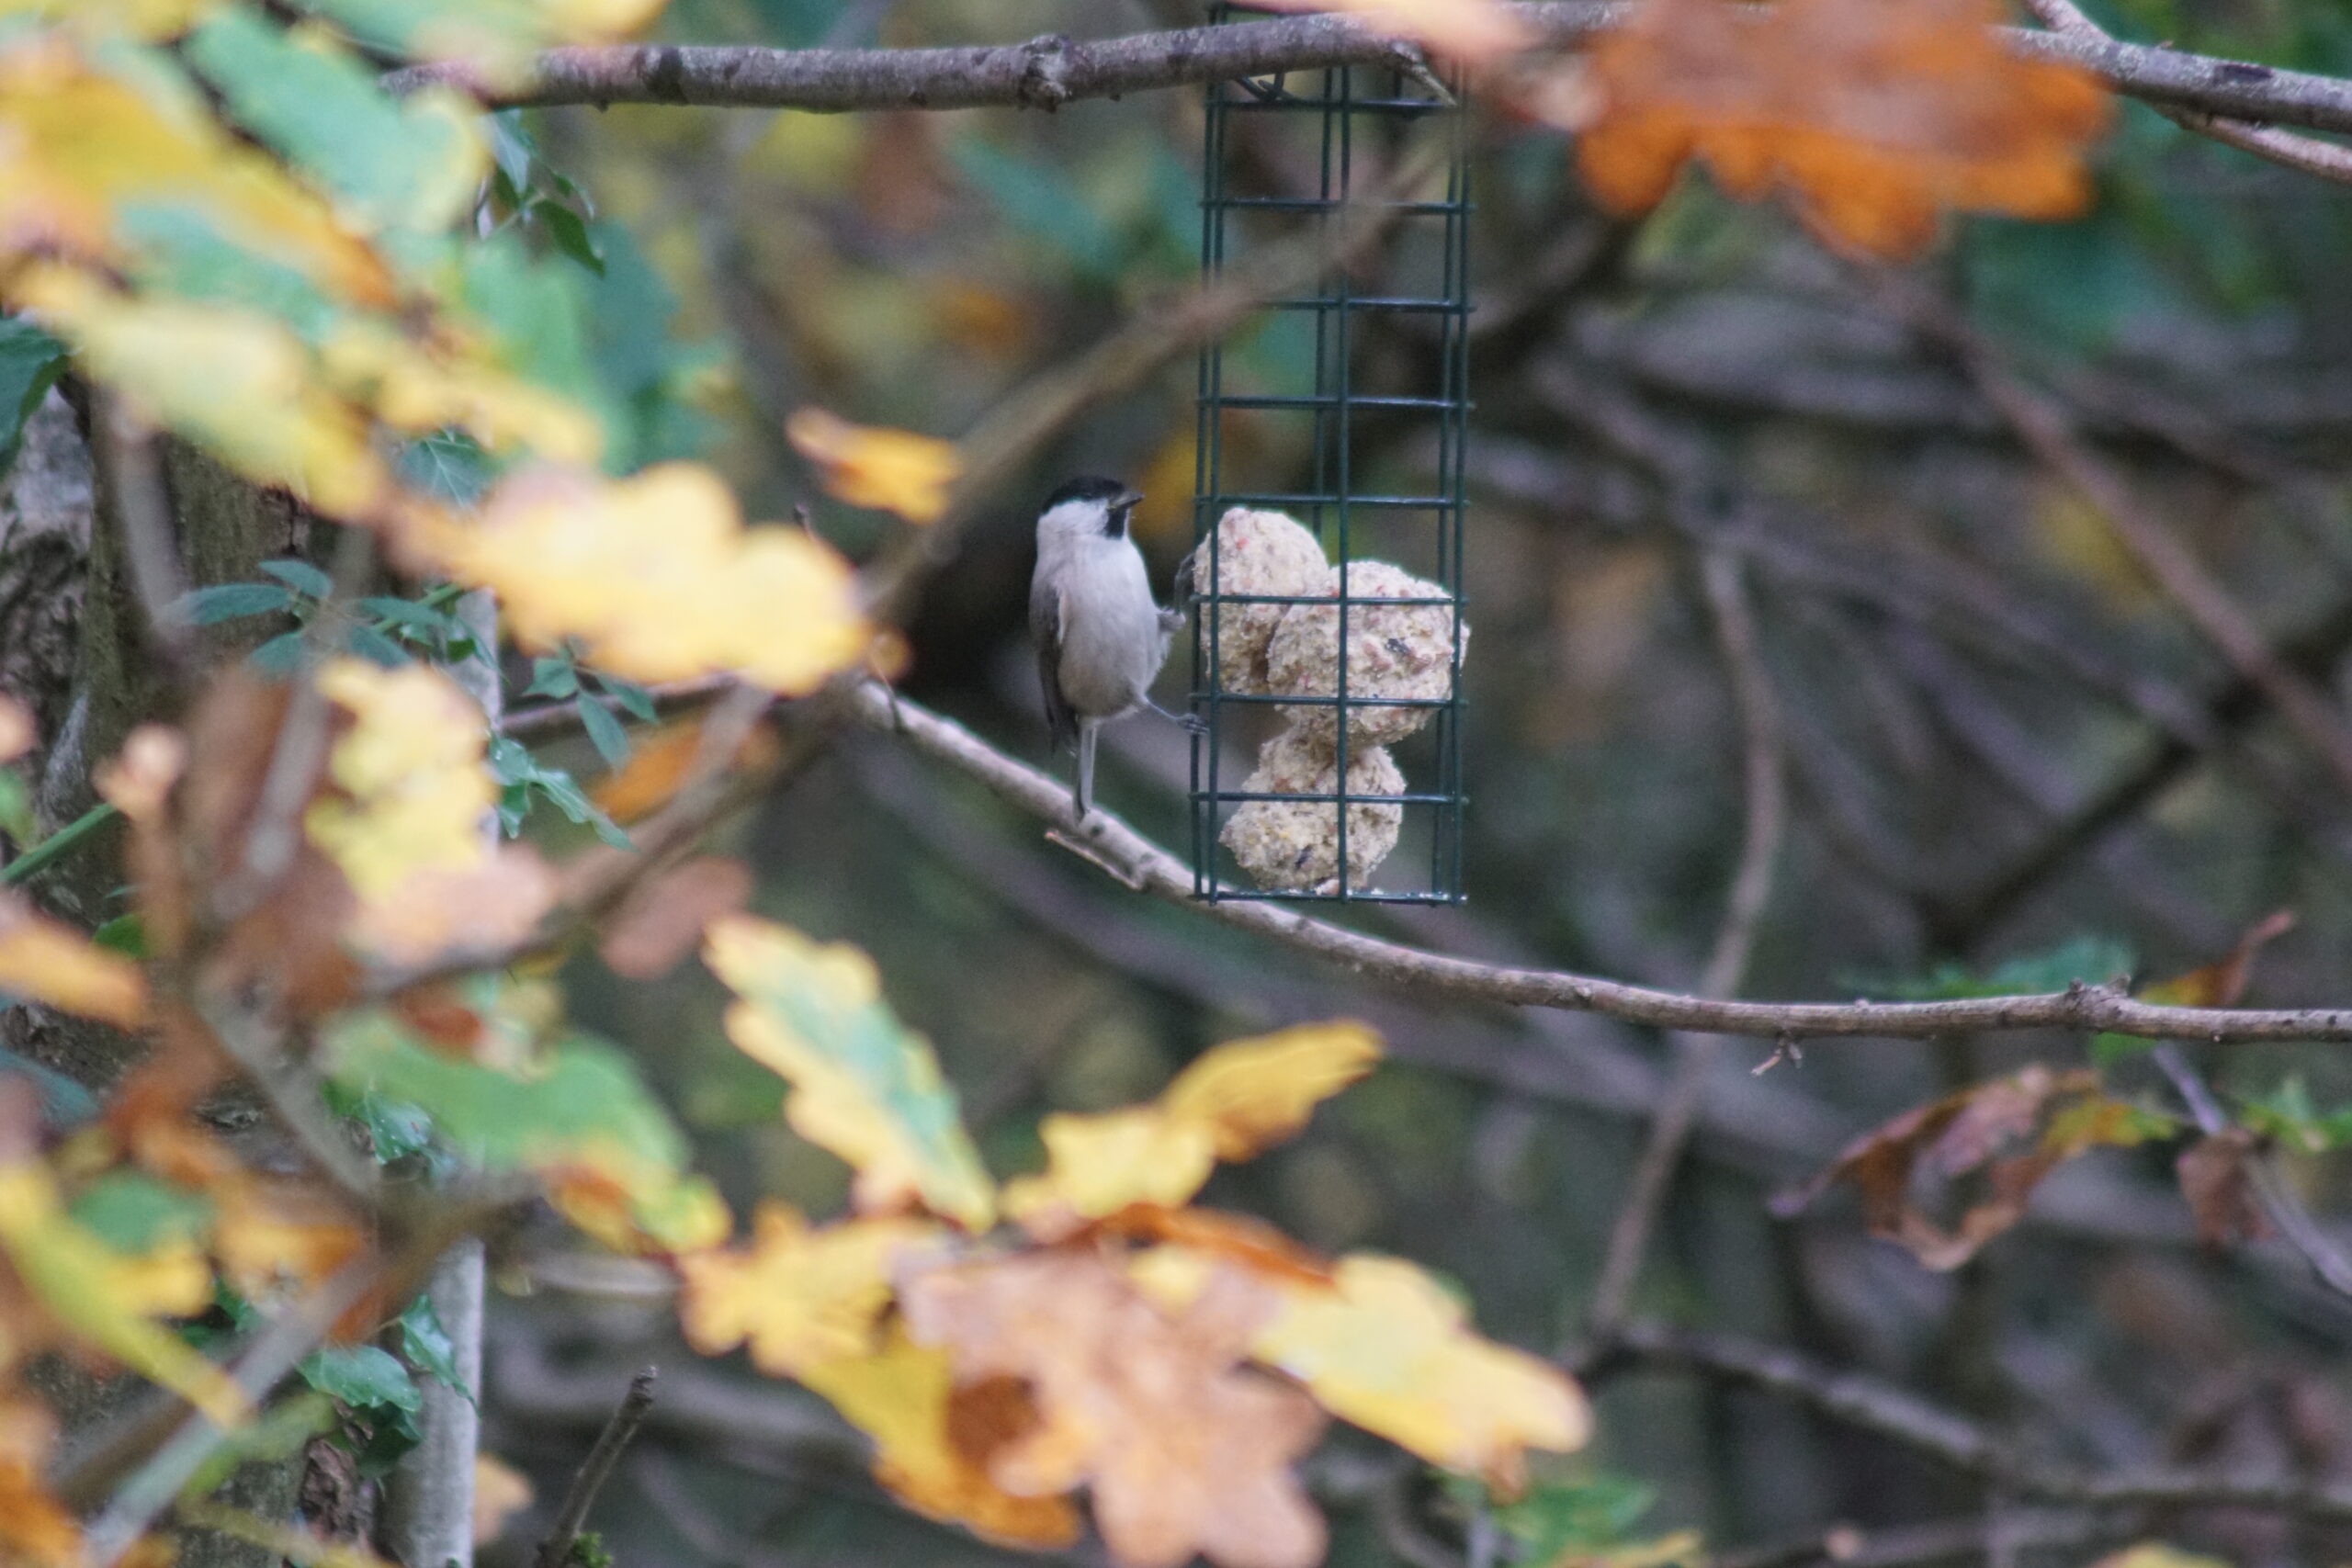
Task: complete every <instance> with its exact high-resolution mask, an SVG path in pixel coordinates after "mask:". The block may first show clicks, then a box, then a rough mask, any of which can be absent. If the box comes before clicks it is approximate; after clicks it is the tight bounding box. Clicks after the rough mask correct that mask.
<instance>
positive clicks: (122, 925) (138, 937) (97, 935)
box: [90, 909, 147, 963]
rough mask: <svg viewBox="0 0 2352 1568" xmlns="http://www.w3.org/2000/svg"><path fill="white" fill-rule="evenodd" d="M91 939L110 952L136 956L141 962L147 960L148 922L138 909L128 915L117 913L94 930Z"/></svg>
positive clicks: (129, 956) (128, 956) (126, 956)
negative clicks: (143, 918) (141, 917)
mask: <svg viewBox="0 0 2352 1568" xmlns="http://www.w3.org/2000/svg"><path fill="white" fill-rule="evenodd" d="M90 941H91V942H93V943H94V944H96V946H99V947H103V948H105V949H107V951H108V952H110V953H121V954H122V955H123V956H124V957H125V958H136V959H138V960H140V961H141V963H144V962H145V961H146V958H147V924H146V922H145V921H144V920H142V919H140V917H139V911H138V910H136V909H133V910H132V911H131V912H130V913H129V914H127V915H117V916H116V917H115V918H114V919H111V920H108V921H107V923H106V924H104V925H102V926H100V927H99V928H98V929H97V930H96V931H92V932H91V933H90Z"/></svg>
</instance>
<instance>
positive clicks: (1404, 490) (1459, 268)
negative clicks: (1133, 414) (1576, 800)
mask: <svg viewBox="0 0 2352 1568" xmlns="http://www.w3.org/2000/svg"><path fill="white" fill-rule="evenodd" d="M1247 9H1248V8H1247V7H1244V6H1225V7H1219V8H1218V14H1217V19H1218V20H1220V21H1222V20H1225V19H1227V16H1228V15H1231V14H1241V13H1244V12H1246V11H1247ZM1432 134H1435V135H1441V136H1443V137H1444V138H1446V139H1447V143H1448V149H1447V150H1448V152H1449V154H1450V163H1449V168H1448V172H1447V176H1446V184H1445V188H1444V194H1443V197H1442V199H1436V200H1410V201H1397V200H1394V199H1389V198H1388V197H1385V196H1384V197H1365V196H1364V195H1363V193H1364V192H1365V191H1367V190H1374V189H1375V188H1377V187H1380V186H1382V185H1383V183H1384V177H1385V176H1386V175H1389V174H1390V173H1391V172H1392V171H1393V170H1394V169H1395V167H1396V166H1397V162H1398V160H1399V159H1400V158H1401V156H1402V155H1403V150H1404V148H1405V147H1406V146H1407V145H1408V142H1412V143H1418V142H1419V141H1420V140H1421V139H1423V138H1426V137H1427V136H1430V135H1432ZM1203 181H1204V186H1203V200H1202V240H1201V265H1202V270H1203V272H1204V275H1205V276H1207V277H1209V278H1212V279H1214V278H1216V276H1220V275H1221V274H1222V273H1223V272H1224V271H1225V269H1226V267H1227V264H1228V263H1229V262H1237V261H1238V260H1240V259H1241V258H1242V257H1244V256H1246V255H1247V254H1250V252H1251V251H1252V250H1253V249H1255V248H1258V247H1262V246H1264V245H1267V244H1271V243H1280V242H1281V241H1283V240H1284V239H1287V238H1290V237H1292V236H1295V235H1297V234H1300V233H1301V232H1302V231H1311V230H1314V229H1317V228H1320V227H1322V226H1328V225H1329V224H1330V223H1331V222H1333V221H1334V220H1335V218H1336V217H1337V215H1338V214H1339V213H1340V210H1341V209H1343V208H1345V207H1349V206H1350V204H1351V201H1352V202H1353V203H1354V210H1357V211H1363V210H1366V209H1368V208H1369V205H1370V203H1371V201H1372V200H1374V199H1380V200H1382V201H1383V202H1384V203H1385V207H1386V208H1387V209H1388V211H1389V213H1390V219H1389V223H1388V227H1387V229H1386V230H1385V232H1384V235H1383V237H1382V239H1381V240H1380V242H1379V243H1377V244H1376V245H1375V246H1374V248H1373V249H1372V251H1371V253H1370V254H1368V255H1363V256H1359V257H1358V258H1357V259H1356V260H1354V261H1353V262H1352V263H1351V264H1350V265H1345V266H1335V267H1333V268H1332V269H1330V270H1329V272H1328V273H1327V275H1326V276H1324V277H1323V278H1322V280H1321V281H1320V283H1319V284H1318V286H1317V288H1316V289H1315V290H1314V291H1313V292H1312V293H1311V294H1308V295H1306V296H1302V297H1298V298H1291V299H1277V300H1274V301H1272V302H1271V303H1270V304H1269V305H1268V306H1267V307H1266V309H1265V311H1264V313H1263V315H1262V316H1261V319H1260V320H1258V321H1255V322H1252V323H1250V324H1248V325H1246V326H1245V327H1244V328H1243V329H1242V330H1241V331H1239V332H1237V333H1234V334H1232V336H1230V337H1229V338H1228V339H1227V340H1226V341H1225V342H1223V343H1220V344H1216V345H1214V346H1212V347H1210V348H1208V349H1207V350H1205V351H1204V353H1203V354H1202V355H1201V362H1200V392H1199V407H1198V419H1199V428H1198V445H1197V453H1198V459H1197V461H1198V471H1197V474H1196V478H1195V482H1194V502H1193V508H1194V511H1193V530H1194V535H1195V537H1196V539H1197V540H1198V542H1199V548H1198V553H1197V554H1196V556H1195V565H1194V569H1193V583H1194V585H1195V589H1196V592H1197V594H1198V598H1197V601H1196V604H1195V609H1194V615H1193V694H1192V702H1193V712H1194V713H1195V714H1196V715H1197V716H1199V717H1200V718H1201V719H1202V720H1203V721H1204V726H1205V728H1204V730H1203V731H1202V732H1201V733H1199V734H1198V735H1196V736H1195V738H1194V739H1193V769H1192V796H1191V798H1192V813H1193V892H1194V894H1195V896H1197V897H1202V898H1207V899H1225V898H1249V899H1287V900H1343V901H1377V902H1387V903H1397V902H1407V903H1454V902H1458V901H1460V899H1461V897H1462V826H1463V821H1462V819H1463V812H1464V805H1465V797H1464V790H1463V778H1462V724H1463V701H1462V682H1461V676H1462V655H1463V647H1464V638H1465V637H1466V635H1467V632H1466V628H1465V626H1464V619H1463V615H1462V540H1463V522H1464V482H1463V469H1464V447H1465V444H1466V442H1467V439H1468V434H1469V412H1470V407H1471V404H1470V396H1469V316H1470V309H1471V306H1470V283H1469V265H1468V263H1469V223H1470V211H1471V207H1470V199H1469V178H1468V164H1467V157H1466V149H1465V146H1464V131H1463V112H1462V108H1461V106H1460V103H1459V99H1458V95H1453V94H1449V93H1447V92H1446V91H1444V90H1443V89H1442V88H1441V87H1440V85H1438V84H1437V82H1436V81H1435V80H1434V79H1432V78H1430V77H1428V76H1427V75H1426V74H1423V75H1421V76H1419V77H1416V76H1414V75H1410V74H1408V73H1401V72H1397V71H1393V70H1388V69H1385V68H1378V67H1361V66H1359V67H1343V68H1333V69H1329V70H1319V71H1315V72H1309V73H1295V74H1293V75H1287V76H1277V77H1268V78H1258V79H1251V80H1243V81H1237V82H1224V83H1213V84H1211V85H1210V87H1209V91H1208V114H1207V149H1206V156H1205V159H1204V173H1203ZM1237 506H1240V507H1250V508H1265V509H1272V510H1278V511H1280V512H1283V513H1287V514H1288V515H1290V516H1291V517H1293V518H1295V520H1296V521H1297V522H1299V523H1300V524H1302V525H1306V527H1308V528H1310V529H1312V530H1313V531H1314V534H1315V536H1316V537H1317V540H1318V541H1319V542H1320V544H1321V546H1322V548H1323V551H1324V554H1325V555H1326V557H1327V558H1329V561H1330V562H1332V563H1333V564H1334V565H1335V566H1337V567H1338V568H1340V570H1339V572H1337V573H1336V574H1334V575H1333V577H1332V578H1331V580H1330V581H1331V587H1332V589H1333V590H1335V591H1336V592H1331V593H1329V594H1326V595H1317V594H1281V593H1265V592H1235V591H1233V585H1234V584H1235V583H1236V582H1238V581H1242V580H1243V579H1242V576H1241V574H1239V573H1238V571H1237V570H1236V568H1235V567H1233V566H1232V565H1230V564H1229V563H1227V562H1225V561H1223V560H1221V559H1220V558H1219V555H1220V552H1219V549H1218V535H1217V524H1218V521H1219V519H1220V518H1222V517H1224V516H1225V514H1226V513H1227V509H1228V508H1231V507H1237ZM1373 560H1381V561H1387V562H1391V563H1394V564H1395V565H1397V566H1398V567H1400V568H1402V569H1403V570H1404V571H1405V572H1408V573H1409V574H1411V576H1412V577H1413V578H1414V579H1416V580H1418V581H1419V583H1421V584H1426V585H1427V587H1426V588H1420V589H1415V590H1412V591H1411V592H1413V593H1414V594H1415V595H1416V596H1413V597H1396V596H1393V591H1392V596H1387V597H1377V598H1375V597H1370V596H1367V594H1365V593H1364V592H1360V591H1359V590H1360V588H1362V587H1363V586H1365V585H1368V584H1369V583H1370V582H1371V581H1373V574H1372V573H1370V572H1368V571H1364V570H1360V569H1358V568H1357V567H1356V566H1355V565H1353V564H1351V563H1359V562H1367V561H1373ZM1423 594H1426V595H1427V596H1425V597H1424V596H1419V595H1423ZM1292 605H1308V606H1319V608H1314V609H1311V610H1283V611H1282V612H1281V614H1282V615H1283V617H1284V619H1283V622H1282V623H1281V624H1282V625H1283V626H1285V628H1287V629H1291V630H1294V631H1295V630H1296V629H1297V628H1295V627H1294V626H1292V625H1291V622H1290V620H1289V617H1291V616H1295V615H1314V616H1316V617H1317V620H1316V621H1315V622H1314V623H1313V626H1310V627H1308V628H1306V629H1308V630H1310V631H1315V632H1317V633H1318V634H1319V635H1322V636H1325V637H1329V636H1330V630H1327V629H1325V628H1331V629H1335V630H1336V640H1335V642H1333V643H1332V644H1331V653H1332V658H1331V660H1330V666H1331V671H1330V672H1331V675H1332V677H1333V678H1332V679H1331V680H1330V681H1329V682H1326V684H1328V686H1329V690H1328V691H1326V692H1324V693H1323V694H1319V695H1303V694H1299V693H1300V691H1301V690H1303V689H1305V688H1294V689H1291V690H1282V689H1273V690H1244V689H1238V688H1237V686H1236V685H1234V684H1232V683H1229V682H1228V681H1227V677H1226V674H1225V673H1224V672H1223V671H1222V670H1221V669H1220V663H1221V660H1220V659H1219V658H1218V657H1216V655H1217V653H1218V652H1219V651H1220V650H1222V649H1225V648H1226V647H1227V644H1226V642H1225V641H1224V640H1223V639H1224V637H1226V635H1227V626H1228V624H1232V625H1235V626H1239V625H1241V624H1243V623H1241V622H1238V621H1233V620H1231V618H1233V617H1237V616H1239V615H1241V614H1242V612H1243V611H1244V610H1245V609H1247V608H1248V607H1250V606H1292ZM1368 606H1372V607H1371V608H1368ZM1398 606H1405V607H1408V609H1409V608H1411V607H1415V606H1419V607H1423V608H1425V609H1426V610H1427V611H1428V612H1429V613H1430V615H1434V616H1437V617H1439V618H1440V619H1441V620H1442V638H1443V640H1444V641H1445V642H1447V643H1450V645H1451V646H1450V647H1449V648H1445V649H1443V650H1442V656H1441V657H1442V674H1443V682H1442V692H1431V691H1429V690H1428V689H1427V687H1428V686H1429V685H1430V684H1431V682H1422V684H1421V687H1420V688H1419V689H1417V690H1416V691H1415V692H1414V694H1412V695H1409V696H1397V695H1393V694H1383V693H1382V691H1381V689H1380V687H1379V685H1378V682H1376V681H1371V680H1368V679H1367V678H1366V677H1365V676H1364V674H1363V660H1362V659H1360V657H1359V655H1360V652H1361V651H1363V649H1361V645H1362V644H1363V643H1364V642H1365V641H1366V637H1365V628H1367V627H1376V626H1383V625H1386V626H1394V625H1396V624H1397V614H1396V612H1397V607H1398ZM1263 618H1267V617H1261V619H1263ZM1335 620H1336V627H1334V626H1333V623H1334V621H1335ZM1351 635H1352V636H1353V637H1354V639H1355V640H1353V641H1351ZM1389 641H1390V645H1391V646H1392V647H1393V646H1395V645H1396V644H1395V639H1394V638H1391V639H1389ZM1342 649H1345V650H1348V651H1347V652H1346V653H1345V654H1344V656H1342V655H1341V654H1340V650H1342ZM1369 651H1370V654H1371V657H1372V658H1373V659H1374V660H1377V659H1378V658H1379V650H1378V649H1376V648H1374V649H1370V650H1369ZM1351 675H1352V676H1353V677H1354V679H1353V684H1354V686H1355V688H1356V689H1355V690H1352V691H1351V689H1350V687H1351ZM1367 685H1370V686H1372V687H1373V688H1374V689H1373V690H1372V691H1371V692H1367V691H1366V690H1365V687H1366V686H1367ZM1404 709H1415V710H1426V711H1427V712H1428V715H1429V716H1428V719H1427V720H1426V722H1422V723H1420V725H1419V728H1418V729H1417V730H1416V731H1415V732H1414V733H1413V734H1412V735H1411V736H1409V737H1408V738H1406V739H1402V740H1400V741H1397V743H1396V744H1395V745H1394V746H1393V747H1392V748H1390V750H1392V751H1393V758H1391V759H1390V761H1393V762H1394V764H1395V767H1394V769H1393V770H1392V769H1390V768H1389V767H1388V766H1386V765H1385V763H1383V764H1381V765H1379V766H1377V767H1374V766H1373V765H1371V764H1374V763H1375V762H1377V761H1378V760H1377V759H1372V758H1367V757H1366V756H1364V755H1363V749H1364V746H1365V744H1366V742H1365V740H1364V739H1363V731H1366V730H1370V731H1373V732H1374V733H1378V732H1382V731H1385V730H1390V729H1394V728H1401V725H1402V722H1403V721H1401V720H1398V719H1397V718H1396V717H1394V714H1395V712H1396V710H1404ZM1316 710H1337V711H1336V712H1325V713H1323V714H1321V715H1320V716H1318V715H1317V712H1316ZM1381 710H1388V711H1389V714H1390V716H1388V717H1385V718H1384V717H1383V716H1382V712H1381ZM1302 724H1307V725H1313V726H1315V727H1316V728H1318V729H1319V730H1320V731H1323V732H1326V733H1328V736H1329V741H1330V743H1331V744H1330V750H1331V752H1332V755H1331V756H1330V758H1329V763H1330V765H1329V768H1328V770H1327V771H1328V773H1329V787H1328V788H1325V787H1323V783H1324V781H1323V780H1322V778H1321V775H1320V774H1317V775H1316V776H1315V778H1314V779H1313V780H1312V781H1311V782H1310V785H1309V787H1307V788H1306V789H1305V790H1304V792H1300V791H1299V789H1298V784H1299V777H1298V775H1299V773H1300V772H1301V770H1299V769H1298V768H1296V767H1294V768H1292V769H1291V770H1290V771H1291V773H1292V776H1291V777H1290V778H1288V779H1285V780H1283V781H1282V782H1283V783H1284V784H1285V786H1286V787H1285V790H1284V792H1283V793H1273V792H1272V791H1270V790H1268V789H1265V788H1260V787H1253V785H1252V776H1253V771H1254V761H1253V760H1255V759H1258V758H1259V757H1260V756H1261V750H1260V748H1261V747H1262V746H1264V745H1265V744H1266V743H1267V742H1269V741H1270V740H1272V739H1274V738H1275V737H1276V736H1278V735H1279V734H1280V733H1282V731H1283V729H1284V728H1285V727H1288V726H1295V725H1302ZM1275 771H1276V770H1274V769H1272V767H1270V768H1269V770H1268V773H1269V776H1271V775H1272V773H1273V772H1275ZM1358 774H1363V775H1364V776H1363V777H1362V778H1359V777H1357V775H1358ZM1400 779H1401V784H1402V787H1397V784H1398V783H1399V781H1400ZM1351 781H1352V782H1351ZM1261 782H1262V781H1261ZM1252 811H1254V812H1257V813H1259V814H1260V816H1259V817H1258V818H1255V819H1254V821H1253V820H1251V819H1250V818H1247V817H1246V815H1245V814H1247V813H1250V812H1252ZM1267 813H1279V814H1283V821H1284V823H1285V824H1286V825H1287V826H1288V827H1290V828H1292V829H1297V828H1300V827H1305V828H1307V829H1313V834H1312V835H1310V836H1319V837H1320V838H1321V839H1323V840H1332V839H1333V838H1335V839H1336V846H1335V849H1334V846H1333V845H1332V844H1331V843H1329V842H1325V843H1323V844H1321V845H1320V846H1319V847H1318V848H1317V850H1315V851H1314V852H1312V854H1313V855H1314V856H1317V857H1319V858H1317V859H1315V860H1314V862H1313V863H1312V864H1311V865H1310V863H1309V862H1310V852H1309V851H1307V850H1306V849H1301V850H1299V851H1298V854H1297V858H1298V866H1297V867H1296V868H1284V870H1283V872H1278V874H1274V875H1272V877H1269V878H1265V879H1263V880H1259V881H1258V885H1257V886H1249V885H1247V884H1248V883H1249V882H1250V881H1252V880H1256V879H1253V878H1251V877H1249V876H1246V875H1242V874H1238V872H1239V866H1240V864H1241V863H1239V862H1237V860H1236V859H1235V858H1234V855H1233V853H1232V852H1231V851H1230V850H1229V849H1228V848H1227V847H1226V845H1227V840H1228V839H1229V838H1231V837H1232V836H1233V835H1235V834H1236V832H1237V829H1235V827H1234V824H1235V822H1236V818H1237V817H1242V818H1243V826H1244V827H1245V828H1249V829H1252V830H1253V831H1255V830H1256V829H1260V828H1262V826H1263V825H1264V823H1265V822H1266V821H1267V817H1266V816H1265V815H1264V814H1267ZM1351 837H1352V838H1353V839H1354V840H1355V842H1354V843H1353V844H1352V845H1351V841H1350V840H1351ZM1391 837H1393V838H1394V840H1395V842H1394V845H1393V847H1392V848H1390V849H1389V851H1388V852H1387V853H1386V854H1385V856H1384V857H1378V864H1377V865H1376V866H1375V865H1359V864H1357V863H1356V862H1359V861H1363V860H1366V859H1370V858H1374V857H1373V856H1372V855H1371V854H1370V852H1371V851H1372V850H1374V849H1377V848H1378V847H1380V845H1381V844H1385V842H1386V841H1387V840H1388V839H1389V838H1391ZM1261 840H1262V835H1261ZM1368 840H1378V842H1371V841H1368ZM1351 851H1352V853H1351ZM1284 853H1287V851H1284ZM1260 858H1261V859H1262V858H1263V857H1262V855H1261V857H1260ZM1327 867H1328V869H1329V873H1330V874H1329V875H1322V874H1320V873H1321V871H1322V870H1324V869H1326V868H1327ZM1259 869H1260V871H1261V873H1262V871H1263V868H1262V866H1261V867H1260V868H1259ZM1294 870H1295V872H1296V874H1287V873H1288V872H1290V871H1294ZM1286 884H1287V885H1286Z"/></svg>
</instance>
